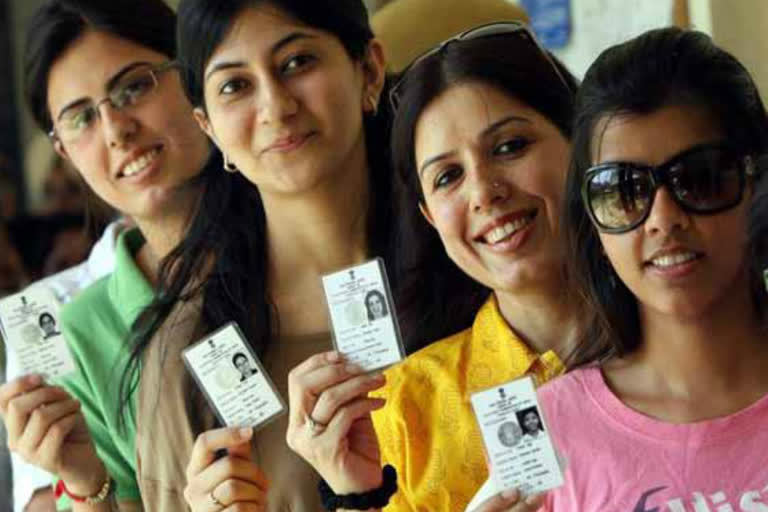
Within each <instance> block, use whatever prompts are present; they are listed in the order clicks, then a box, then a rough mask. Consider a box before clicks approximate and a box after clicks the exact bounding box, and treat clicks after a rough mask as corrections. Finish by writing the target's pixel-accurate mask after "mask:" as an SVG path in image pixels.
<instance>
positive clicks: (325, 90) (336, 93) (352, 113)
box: [295, 73, 362, 134]
mask: <svg viewBox="0 0 768 512" xmlns="http://www.w3.org/2000/svg"><path fill="white" fill-rule="evenodd" d="M340 77H341V75H339V77H336V76H331V73H323V74H317V75H315V76H313V77H311V78H309V79H307V80H304V81H302V82H301V83H299V84H297V86H296V90H295V91H296V92H295V94H296V95H297V96H299V97H301V98H302V103H303V105H304V107H305V108H306V109H307V110H308V111H309V112H310V113H311V114H312V115H313V117H314V118H315V119H316V120H317V121H319V122H321V123H324V124H325V125H326V126H325V129H326V130H333V131H336V132H339V133H342V134H355V133H358V132H359V131H360V129H361V127H362V106H361V104H360V102H359V101H358V99H359V95H360V92H359V91H357V90H356V89H355V88H354V83H355V81H354V80H352V78H351V77H350V79H349V81H345V80H342V79H340Z"/></svg>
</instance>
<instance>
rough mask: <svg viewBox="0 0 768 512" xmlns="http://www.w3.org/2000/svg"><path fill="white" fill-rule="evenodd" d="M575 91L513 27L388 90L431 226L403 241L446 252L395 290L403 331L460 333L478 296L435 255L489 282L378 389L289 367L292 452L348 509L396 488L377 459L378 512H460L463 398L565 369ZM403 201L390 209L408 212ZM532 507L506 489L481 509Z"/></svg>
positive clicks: (417, 198)
mask: <svg viewBox="0 0 768 512" xmlns="http://www.w3.org/2000/svg"><path fill="white" fill-rule="evenodd" d="M574 90H575V81H574V80H573V79H572V78H571V77H570V75H569V74H568V72H567V71H566V70H565V69H563V68H562V67H561V66H559V65H557V64H555V63H554V62H553V61H552V60H551V58H550V57H549V55H548V54H546V53H545V52H544V51H543V50H541V49H540V47H539V46H538V45H537V43H536V42H535V40H534V39H533V36H532V35H531V34H530V33H529V32H528V31H527V30H526V29H524V28H522V27H521V26H519V25H516V24H511V23H502V24H494V25H490V26H485V27H479V28H477V29H474V30H473V31H470V32H468V33H464V34H462V35H460V36H457V37H456V38H454V39H452V40H450V41H449V42H447V43H444V44H443V45H441V46H440V47H439V49H436V50H434V51H433V52H432V53H428V54H426V55H425V56H424V57H421V58H420V59H417V60H416V61H415V62H414V64H412V66H411V68H410V69H408V70H407V71H406V73H405V75H404V77H403V78H402V80H401V82H399V84H398V85H396V87H395V88H394V89H393V93H392V99H393V104H394V106H395V108H396V112H397V114H396V118H395V122H394V129H393V134H394V141H393V149H394V157H395V160H396V164H397V168H398V170H399V172H400V177H401V178H402V179H403V181H404V185H405V189H406V190H409V191H411V193H412V197H410V198H409V199H410V203H411V204H412V205H413V206H414V208H412V209H413V210H415V206H418V208H419V209H420V210H421V214H422V215H421V216H420V215H418V212H414V214H413V217H414V219H416V220H422V219H423V220H426V221H427V222H425V223H423V226H424V228H429V226H431V228H433V230H432V229H430V231H431V233H430V232H429V231H426V230H422V231H421V232H419V230H418V229H416V230H415V236H414V226H413V224H411V226H410V229H408V230H406V232H409V233H410V236H407V237H404V238H405V239H407V241H408V242H407V243H409V244H414V245H415V253H416V254H417V255H418V254H419V248H420V247H422V246H424V245H425V244H426V245H429V243H430V237H431V240H436V239H437V238H436V237H437V236H439V240H440V241H441V242H442V244H443V246H444V247H445V254H446V255H447V256H435V254H434V251H432V253H430V252H429V251H426V250H425V251H422V252H421V254H431V257H430V258H423V259H422V260H421V261H419V260H418V259H416V260H415V261H413V262H411V274H408V273H406V274H405V276H406V278H405V280H404V281H401V283H400V284H401V285H404V286H405V288H404V289H402V290H401V291H402V292H403V293H402V294H401V295H400V297H401V298H404V299H403V300H401V302H400V304H399V306H400V307H401V311H402V314H401V318H404V319H405V322H404V323H405V329H406V331H409V332H411V333H413V332H414V329H413V325H414V323H415V324H416V325H417V326H419V328H417V329H415V331H416V332H419V330H420V331H421V332H425V333H427V332H430V325H429V324H430V323H435V322H437V323H442V324H443V325H455V324H456V322H455V318H454V316H453V315H452V316H448V315H450V312H451V311H461V310H462V307H461V305H462V304H463V303H464V302H467V303H469V304H471V303H473V301H474V300H476V299H475V297H477V296H478V295H479V294H482V289H478V288H477V285H476V286H475V287H474V288H473V287H472V286H468V285H467V284H466V283H465V282H463V281H461V279H460V278H458V277H455V276H454V274H455V272H453V271H451V267H450V266H449V265H447V264H446V263H445V262H443V261H441V258H443V259H445V260H446V261H447V260H448V258H450V260H451V261H452V262H453V263H452V264H451V265H453V264H455V266H457V267H458V268H460V269H461V270H462V271H463V272H464V273H465V274H466V275H468V276H469V277H471V278H472V279H473V280H474V281H475V282H476V283H480V284H481V285H483V286H484V287H485V288H484V289H485V295H484V297H483V298H484V300H485V302H484V304H483V305H482V306H481V307H480V308H479V310H477V306H476V305H475V306H474V308H475V312H476V315H475V318H474V322H473V323H472V324H471V326H469V327H468V328H465V329H464V330H463V331H461V332H459V333H458V334H455V335H453V336H450V337H448V338H445V339H443V340H441V341H439V342H437V343H434V344H432V345H430V346H428V347H426V348H424V349H422V350H420V351H418V352H416V353H415V354H413V355H411V356H410V357H408V358H407V359H406V360H405V361H404V362H403V363H401V364H399V365H397V366H395V367H392V368H390V369H389V370H387V371H386V372H385V378H386V384H384V379H382V378H381V377H380V376H364V375H359V373H358V372H357V370H356V369H355V368H349V367H346V366H344V365H343V361H341V360H340V358H339V357H338V356H336V355H333V354H324V355H322V354H321V355H319V356H315V357H313V358H310V359H309V360H307V361H306V362H305V363H303V364H302V365H301V366H299V367H297V368H296V369H294V371H293V372H292V374H291V377H290V380H289V386H290V389H291V393H290V394H291V421H290V426H289V431H288V439H289V444H290V445H291V446H292V447H293V448H294V450H296V451H297V452H298V453H299V454H301V455H302V456H303V457H305V458H306V459H307V460H308V461H309V462H310V463H311V464H313V465H314V467H315V468H316V469H317V470H318V472H319V473H320V474H321V475H323V477H324V478H325V479H326V481H327V484H328V485H329V487H330V490H331V492H332V493H333V494H335V495H336V496H341V499H342V500H344V499H347V498H345V496H347V497H348V495H350V494H354V493H356V494H359V493H363V494H366V493H371V494H366V497H370V498H371V499H374V501H370V502H367V503H376V504H377V506H381V502H380V501H376V500H375V498H376V497H378V496H379V495H380V494H381V493H376V492H374V491H375V490H376V489H378V488H379V487H381V486H382V485H384V486H385V487H386V485H387V483H389V482H386V481H385V480H387V479H384V478H383V476H382V470H381V464H382V463H384V464H391V465H392V466H394V467H395V468H396V470H397V473H398V485H397V492H396V493H395V494H394V495H393V496H392V497H391V498H390V499H389V504H388V506H387V507H385V509H386V510H425V511H436V510H451V511H453V510H457V511H458V510H463V509H464V508H465V507H466V506H467V504H468V503H469V501H470V500H471V498H472V496H473V495H474V494H475V493H476V492H477V490H478V488H479V487H480V486H481V485H482V483H483V482H484V481H485V480H486V479H487V477H488V471H487V467H486V463H485V459H484V456H483V446H482V440H481V437H480V432H479V429H478V428H477V426H476V423H475V419H474V416H473V414H472V412H471V407H470V402H469V396H470V394H471V393H473V392H474V391H477V390H480V389H484V388H487V387H490V386H492V385H495V384H499V383H501V382H505V381H508V380H511V379H513V378H516V377H519V376H522V375H524V374H533V375H534V376H535V378H536V379H537V380H538V381H539V382H543V381H546V380H548V379H550V378H552V377H554V376H556V375H558V374H559V373H560V372H561V371H562V370H563V365H562V363H561V359H560V357H559V355H562V354H563V353H564V351H565V350H566V349H567V346H568V342H569V340H570V339H572V338H573V337H575V335H576V334H577V330H578V327H577V325H578V321H577V313H576V308H575V306H574V303H575V301H574V300H573V299H572V297H571V296H570V294H569V293H568V291H567V290H568V287H567V280H566V277H565V275H564V272H563V270H562V268H563V261H564V254H563V252H562V248H561V244H560V239H559V237H558V216H559V209H560V208H559V204H560V200H561V196H562V192H563V190H564V182H565V174H566V169H567V164H568V157H569V136H570V124H569V123H570V118H571V112H572V108H573V93H574ZM407 206H408V201H405V204H404V205H403V207H402V208H400V209H399V210H398V211H401V212H403V211H404V213H403V214H402V215H403V216H404V217H405V218H406V219H407V218H408V216H407V213H408V208H407ZM419 217H421V218H419ZM414 219H411V220H414ZM409 252H410V253H413V252H414V247H409ZM454 268H455V267H454ZM409 276H412V277H409ZM465 279H466V278H465ZM453 280H455V281H456V282H457V283H460V287H459V286H458V285H457V287H456V288H452V287H451V284H452V281H453ZM409 287H411V289H415V291H409V289H408V288H409ZM434 289H438V290H440V291H441V293H442V294H443V296H439V295H435V294H434V293H433V290H434ZM467 290H469V292H471V293H470V296H468V295H467V293H466V292H467ZM430 294H431V295H430ZM419 296H421V297H422V299H421V300H414V299H413V298H414V297H419ZM441 311H442V312H444V314H445V316H444V317H442V318H441V317H440V315H439V314H436V312H441ZM456 316H457V317H458V316H461V314H457V315H456ZM463 327H466V326H463ZM457 330H458V329H457ZM454 332H455V331H454ZM433 339H434V338H433ZM374 390H375V391H374ZM369 391H374V392H373V393H372V395H371V396H370V397H365V394H366V393H367V392H369ZM385 404H386V405H385ZM376 409H379V410H378V411H377V412H374V413H373V414H371V413H372V411H374V410H376ZM371 417H372V420H371ZM372 427H375V435H374V430H373V428H372ZM518 502H519V503H518ZM536 503H537V502H536V500H535V499H529V500H527V501H526V500H519V499H518V497H517V496H515V495H513V496H506V497H501V496H499V497H496V498H494V499H493V500H491V501H490V502H488V503H487V504H486V505H485V506H484V507H483V510H497V509H498V510H506V509H507V508H509V507H513V506H514V508H510V510H521V511H522V510H533V509H535V507H536ZM497 506H498V507H501V508H494V507H497ZM347 508H349V507H347Z"/></svg>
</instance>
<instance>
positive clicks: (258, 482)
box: [189, 457, 269, 496]
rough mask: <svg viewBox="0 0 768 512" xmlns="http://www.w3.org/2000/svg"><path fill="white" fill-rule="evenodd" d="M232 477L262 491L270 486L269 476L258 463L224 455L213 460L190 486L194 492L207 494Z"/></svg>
mask: <svg viewBox="0 0 768 512" xmlns="http://www.w3.org/2000/svg"><path fill="white" fill-rule="evenodd" d="M230 479H235V480H241V481H242V482H244V483H248V484H249V485H251V487H254V488H256V489H258V490H260V491H261V492H264V491H265V490H266V489H267V487H268V486H269V483H268V482H267V478H266V477H265V476H264V474H263V473H262V472H261V471H260V470H259V468H258V466H256V464H254V463H253V462H252V461H250V460H245V459H241V458H239V457H222V458H220V459H219V460H217V461H215V462H213V463H212V464H211V465H210V466H208V467H207V468H205V469H204V470H203V471H201V472H200V473H198V474H197V475H196V476H195V478H193V479H192V480H190V481H189V486H190V487H191V488H192V490H193V491H194V492H197V493H203V494H205V493H207V492H209V491H211V490H213V489H216V488H217V487H219V486H220V485H221V484H222V483H224V482H226V481H227V480H230ZM216 496H218V493H217V494H216Z"/></svg>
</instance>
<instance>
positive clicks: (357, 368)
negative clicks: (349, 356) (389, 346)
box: [344, 364, 364, 373]
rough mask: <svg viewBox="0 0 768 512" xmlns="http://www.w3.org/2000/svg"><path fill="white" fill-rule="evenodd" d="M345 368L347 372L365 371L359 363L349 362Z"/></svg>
mask: <svg viewBox="0 0 768 512" xmlns="http://www.w3.org/2000/svg"><path fill="white" fill-rule="evenodd" d="M344 370H345V371H346V372H347V373H363V371H364V370H363V368H362V367H361V366H360V365H357V364H348V365H346V366H344Z"/></svg>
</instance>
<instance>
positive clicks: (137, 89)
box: [119, 76, 155, 100]
mask: <svg viewBox="0 0 768 512" xmlns="http://www.w3.org/2000/svg"><path fill="white" fill-rule="evenodd" d="M154 86H155V83H154V81H153V80H152V77H151V76H142V77H140V78H137V79H135V80H132V81H130V82H128V83H127V84H125V85H124V86H123V87H121V88H120V93H121V94H119V96H120V97H121V98H122V97H125V98H130V99H131V100H135V99H137V98H139V97H141V96H143V95H144V94H145V93H146V92H147V91H149V90H151V89H152V88H153V87H154Z"/></svg>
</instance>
